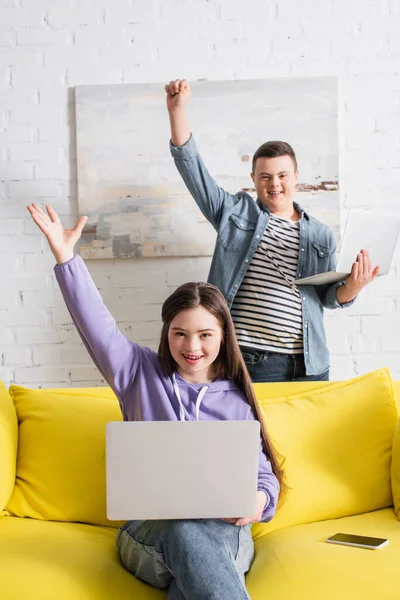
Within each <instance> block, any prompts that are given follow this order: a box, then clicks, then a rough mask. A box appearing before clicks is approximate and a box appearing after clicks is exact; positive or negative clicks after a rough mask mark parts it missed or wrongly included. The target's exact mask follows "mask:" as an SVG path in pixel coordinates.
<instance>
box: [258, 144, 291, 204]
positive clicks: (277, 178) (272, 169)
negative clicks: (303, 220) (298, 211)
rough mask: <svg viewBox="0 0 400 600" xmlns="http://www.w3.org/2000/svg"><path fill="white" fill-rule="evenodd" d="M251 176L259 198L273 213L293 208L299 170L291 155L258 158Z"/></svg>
mask: <svg viewBox="0 0 400 600" xmlns="http://www.w3.org/2000/svg"><path fill="white" fill-rule="evenodd" d="M251 177H252V179H253V181H254V185H255V188H256V190H257V195H258V198H259V199H260V201H261V202H262V203H263V204H264V205H265V206H266V207H267V208H268V209H269V210H270V212H271V213H272V214H274V213H275V214H276V213H278V214H280V213H285V212H287V211H290V210H291V209H292V208H293V198H294V193H295V190H296V183H297V178H298V171H297V170H296V169H295V166H294V163H293V160H292V159H291V157H290V156H288V155H285V156H277V157H275V158H266V157H264V156H261V157H260V158H257V161H256V164H255V172H254V173H252V174H251Z"/></svg>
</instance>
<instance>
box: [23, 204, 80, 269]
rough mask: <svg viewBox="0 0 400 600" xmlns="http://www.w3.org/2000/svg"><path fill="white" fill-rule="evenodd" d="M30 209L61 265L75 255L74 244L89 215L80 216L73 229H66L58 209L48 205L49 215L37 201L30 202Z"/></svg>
mask: <svg viewBox="0 0 400 600" xmlns="http://www.w3.org/2000/svg"><path fill="white" fill-rule="evenodd" d="M27 208H28V210H29V212H30V214H31V217H32V219H33V220H34V221H35V223H36V225H37V226H38V227H39V229H40V231H41V232H42V233H43V234H44V236H45V237H46V239H47V241H48V243H49V246H50V250H51V251H52V253H53V254H54V257H55V259H56V261H57V263H58V264H59V265H60V264H62V263H65V262H67V261H68V260H70V259H71V258H72V257H73V256H74V246H75V244H76V242H77V241H78V240H79V238H80V237H81V235H82V230H83V228H84V226H85V223H86V221H87V219H88V218H87V217H80V218H79V219H78V220H77V222H76V223H75V226H74V227H73V228H72V229H64V227H63V226H62V224H61V221H60V218H59V216H58V215H57V213H56V211H55V210H54V209H53V208H52V207H51V206H48V205H46V210H47V215H46V213H45V212H44V211H43V210H42V209H41V208H40V206H39V205H38V204H36V203H33V204H30V205H29V206H28V207H27Z"/></svg>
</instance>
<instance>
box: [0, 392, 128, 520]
mask: <svg viewBox="0 0 400 600" xmlns="http://www.w3.org/2000/svg"><path fill="white" fill-rule="evenodd" d="M10 395H11V397H12V399H13V401H14V405H15V408H16V411H17V414H18V422H19V440H18V457H17V473H16V475H17V477H16V481H15V488H14V492H13V495H12V497H11V499H10V500H9V502H8V503H7V511H8V513H9V514H11V515H15V516H18V517H31V518H34V519H44V520H52V521H79V522H83V523H92V524H98V525H111V526H115V527H118V526H119V525H120V523H118V522H111V521H108V520H107V518H106V501H105V429H106V423H107V422H109V421H120V420H121V419H122V416H121V411H120V408H119V404H118V401H117V399H116V397H115V396H114V394H113V392H112V391H111V389H110V388H74V389H42V390H30V389H26V388H23V387H19V386H15V385H13V386H11V387H10Z"/></svg>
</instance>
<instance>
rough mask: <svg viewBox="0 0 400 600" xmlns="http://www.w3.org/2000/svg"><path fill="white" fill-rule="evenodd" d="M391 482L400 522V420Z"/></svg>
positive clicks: (395, 442) (394, 440) (394, 441)
mask: <svg viewBox="0 0 400 600" xmlns="http://www.w3.org/2000/svg"><path fill="white" fill-rule="evenodd" d="M391 481H392V494H393V504H394V510H395V512H396V515H397V517H398V519H399V520H400V419H399V420H398V422H397V425H396V429H395V432H394V437H393V448H392V465H391Z"/></svg>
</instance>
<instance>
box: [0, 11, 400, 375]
mask: <svg viewBox="0 0 400 600" xmlns="http://www.w3.org/2000/svg"><path fill="white" fill-rule="evenodd" d="M399 31H400V0H351V2H349V0H319V2H315V1H314V0H303V1H302V2H298V1H297V0H279V1H278V0H249V2H247V3H246V4H243V2H240V1H239V0H211V1H207V0H170V1H169V2H165V1H162V0H52V1H50V0H0V98H1V101H0V217H1V218H0V236H1V244H0V275H1V282H2V287H1V289H0V378H2V379H3V380H4V381H5V383H6V384H8V383H10V382H12V381H15V382H16V383H18V384H22V385H23V384H27V385H33V386H37V385H41V386H68V385H101V384H102V379H101V376H100V374H99V373H98V371H97V370H96V369H95V367H93V366H92V363H91V361H90V359H89V357H88V356H87V355H86V352H85V351H84V350H83V348H82V347H81V345H80V343H79V339H78V336H77V334H76V332H75V331H74V328H73V326H72V324H71V318H70V317H69V314H68V312H67V310H66V309H65V307H64V305H63V303H62V301H61V299H60V295H59V293H58V290H57V285H56V283H55V280H54V276H53V275H52V265H53V262H54V261H53V259H52V257H51V256H50V255H49V252H48V250H47V248H46V244H45V242H44V240H42V239H41V237H40V235H39V234H38V233H37V232H36V230H35V228H34V227H33V226H32V224H31V223H30V221H29V216H28V214H27V212H26V204H28V203H29V202H32V201H38V202H42V203H43V202H51V203H53V204H54V206H55V207H57V209H58V210H59V211H60V214H62V215H64V220H65V223H66V224H69V225H70V224H71V223H73V221H74V219H75V218H76V213H77V201H76V150H75V133H74V110H73V86H75V85H78V84H101V83H123V82H126V83H128V82H149V81H160V82H161V83H163V82H165V81H169V80H170V79H171V78H175V77H187V78H188V79H190V80H196V79H198V78H207V79H235V78H237V79H238V78H242V79H249V78H265V77H299V76H318V75H336V76H337V77H338V79H339V128H340V132H339V135H340V179H341V190H342V193H341V195H342V204H343V208H344V209H346V208H349V207H352V206H362V207H366V208H368V207H370V208H377V207H379V208H381V209H382V210H385V211H387V212H389V213H391V214H395V213H398V212H399V211H400V197H399V189H400V185H399V184H400V158H399V157H400V36H399ZM310 117H311V116H310ZM165 118H166V119H167V115H165ZM234 125H235V124H234V123H232V127H234ZM311 125H312V121H311ZM165 144H166V145H165V151H166V153H167V152H168V140H165ZM343 214H345V211H343ZM208 265H209V259H204V258H201V259H193V258H192V259H165V260H159V259H155V260H146V261H145V260H143V261H104V262H101V261H92V262H89V265H88V266H89V268H90V270H91V272H92V274H93V276H94V278H95V281H96V283H97V284H98V286H99V287H100V289H101V290H102V293H103V294H104V298H105V301H106V303H107V305H108V306H109V307H110V309H111V311H112V313H113V314H114V316H115V317H116V318H117V320H118V322H119V324H120V327H121V329H122V330H123V331H124V332H125V333H126V335H128V336H129V337H131V338H132V339H134V340H136V341H138V342H141V343H145V344H147V345H150V346H151V347H153V348H156V347H157V343H158V334H159V330H160V324H159V320H158V319H159V311H160V306H161V303H162V300H163V299H164V298H165V297H166V296H167V295H168V294H169V293H170V292H171V291H172V290H173V289H175V287H176V286H177V285H179V284H180V283H182V282H184V281H187V280H189V279H195V280H201V279H204V278H205V277H206V275H207V271H208ZM326 328H327V334H328V339H329V344H330V348H331V350H332V377H333V378H345V377H350V376H353V375H356V374H358V373H363V372H366V371H368V370H372V369H374V368H377V367H380V366H382V365H388V366H389V367H390V368H391V370H392V372H393V375H394V376H396V377H400V249H399V248H398V251H397V254H396V259H395V264H394V267H393V270H392V273H391V275H390V276H388V277H386V278H383V279H380V280H378V281H376V282H375V283H374V284H373V285H372V286H371V288H370V289H369V290H367V291H366V292H365V293H364V294H363V295H362V297H361V298H360V299H359V301H358V302H357V303H356V304H355V305H354V307H352V308H351V309H350V310H347V311H333V312H329V313H327V315H326Z"/></svg>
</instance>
